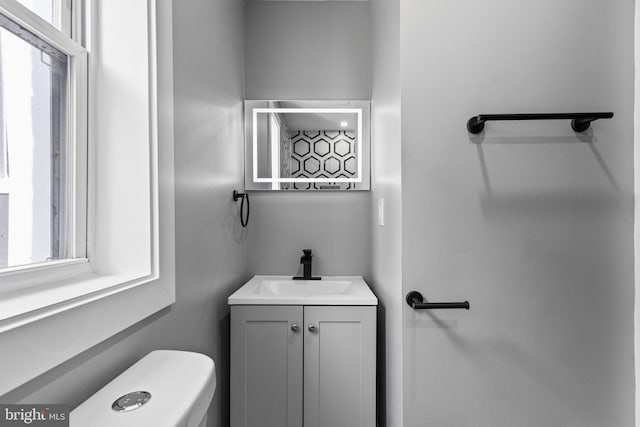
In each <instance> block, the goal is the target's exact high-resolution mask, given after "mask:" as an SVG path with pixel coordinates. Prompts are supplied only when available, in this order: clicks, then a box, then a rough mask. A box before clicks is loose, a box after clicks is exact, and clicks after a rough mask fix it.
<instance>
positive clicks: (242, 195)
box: [233, 190, 251, 227]
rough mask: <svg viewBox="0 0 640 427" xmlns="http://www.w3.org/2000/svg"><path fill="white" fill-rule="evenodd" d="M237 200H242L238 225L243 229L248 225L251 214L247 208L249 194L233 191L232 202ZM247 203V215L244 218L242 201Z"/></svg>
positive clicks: (248, 207)
mask: <svg viewBox="0 0 640 427" xmlns="http://www.w3.org/2000/svg"><path fill="white" fill-rule="evenodd" d="M238 199H242V203H241V204H240V224H242V226H243V227H246V226H247V224H249V214H250V213H251V210H250V206H249V193H239V192H238V190H233V201H234V202H237V201H238ZM245 200H246V201H247V215H246V217H245V214H244V201H245Z"/></svg>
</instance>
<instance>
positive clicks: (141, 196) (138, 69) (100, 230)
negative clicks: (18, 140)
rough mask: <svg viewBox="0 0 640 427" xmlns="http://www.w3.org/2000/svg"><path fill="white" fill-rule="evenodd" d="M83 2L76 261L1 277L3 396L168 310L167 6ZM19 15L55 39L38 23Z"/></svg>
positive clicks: (171, 292)
mask: <svg viewBox="0 0 640 427" xmlns="http://www.w3.org/2000/svg"><path fill="white" fill-rule="evenodd" d="M10 3H12V4H13V6H15V3H16V2H15V0H0V5H3V6H4V5H6V4H10ZM84 3H85V6H86V8H85V10H84V11H83V12H84V16H86V17H87V22H86V24H85V25H84V26H80V25H79V24H78V23H77V20H76V21H75V23H74V28H73V30H72V32H73V33H74V37H75V38H76V40H80V36H81V35H82V39H83V41H84V43H85V46H86V48H87V51H88V55H89V57H90V59H89V60H88V76H89V77H88V81H89V84H88V85H87V87H88V91H85V92H84V95H83V94H81V93H80V90H78V85H77V82H79V81H81V76H80V75H79V74H80V73H81V72H82V67H76V70H75V73H76V74H73V76H72V78H74V79H76V80H75V82H76V84H75V86H74V87H75V88H76V91H75V92H74V97H78V96H80V97H82V96H84V97H86V99H88V106H89V115H88V119H87V123H85V125H84V127H83V126H82V124H80V123H75V124H74V128H73V129H74V130H75V134H76V137H79V135H88V143H87V145H86V147H87V148H86V150H84V151H83V150H82V149H80V145H78V147H79V149H78V150H76V153H75V160H74V161H76V162H78V161H79V159H81V158H82V156H84V157H85V158H86V159H87V161H86V162H84V163H83V162H82V161H79V162H78V163H76V171H77V172H76V174H75V176H74V177H73V182H74V185H75V186H76V187H75V190H76V192H77V193H81V192H82V190H83V187H82V186H83V185H84V186H85V187H84V191H85V194H87V196H86V197H85V200H82V199H81V198H77V199H76V204H75V210H74V215H75V217H74V218H73V219H72V220H73V221H75V224H76V230H78V231H77V233H76V235H75V236H74V242H75V244H76V256H78V254H80V253H81V252H84V253H83V254H82V255H84V256H81V257H78V258H75V259H71V260H60V261H55V262H51V263H43V264H38V265H31V266H27V267H24V268H16V269H12V271H4V272H2V273H0V348H1V349H2V359H1V360H2V363H0V395H2V394H4V393H6V392H8V391H10V390H13V389H15V388H16V387H18V386H20V385H21V384H24V383H25V382H27V381H29V380H31V379H33V378H35V377H36V376H38V375H40V374H42V373H44V372H46V371H47V370H49V369H51V368H53V367H55V366H56V365H58V364H60V363H62V362H64V361H66V360H68V359H70V358H71V357H73V356H75V355H77V354H79V353H81V352H83V351H85V350H87V349H88V348H90V347H91V346H93V345H96V344H98V343H99V342H101V341H103V340H105V339H106V338H109V337H111V336H113V335H114V334H116V333H118V332H120V331H122V330H124V329H125V328H127V327H129V326H131V325H133V324H135V323H136V322H139V321H140V320H142V319H144V318H145V317H148V316H149V315H151V314H153V313H155V312H157V311H159V310H161V309H163V308H165V307H167V306H168V305H170V304H172V303H173V302H175V248H174V246H175V244H174V240H175V236H174V230H175V227H174V222H175V220H174V212H173V211H174V196H173V86H172V80H173V75H172V69H173V68H172V67H173V57H172V49H171V48H172V32H171V26H172V22H171V21H172V20H171V5H170V2H168V3H167V2H158V9H156V1H155V0H146V1H142V2H130V1H129V0H109V1H102V0H86V1H85V2H84ZM19 6H20V7H15V9H16V10H18V11H20V9H21V8H22V9H24V7H22V6H21V5H19ZM12 9H13V8H12ZM0 10H4V9H0ZM123 11H127V13H123ZM22 12H24V10H22ZM78 13H79V12H78V10H77V8H76V9H74V12H73V14H74V16H78V15H77V14H78ZM17 15H19V13H18V14H17ZM11 17H12V18H13V15H12V16H11ZM19 18H21V19H24V20H25V22H28V23H29V25H34V26H36V27H38V28H36V29H38V30H43V31H45V34H49V33H51V32H52V27H51V26H50V24H48V23H46V22H44V21H43V20H42V19H40V18H38V19H32V18H23V17H20V16H19ZM156 20H159V21H160V22H162V25H163V30H162V32H160V33H158V32H157V31H156ZM31 21H34V22H31ZM45 24H46V25H45ZM145 24H146V25H145ZM80 28H82V29H83V31H82V33H81V31H79V29H80ZM38 33H40V31H38ZM47 37H51V38H52V39H51V40H49V39H47V41H50V42H52V44H54V43H53V42H56V44H55V45H56V46H57V45H58V44H57V40H56V39H54V38H53V37H54V36H53V35H52V34H49V35H48V36H47ZM158 45H161V49H158V47H157V46H158ZM63 46H64V45H63ZM75 48H77V46H75ZM67 49H70V47H67ZM62 50H63V51H65V52H68V50H64V49H62ZM73 52H76V51H73ZM77 52H78V53H75V54H76V55H82V53H79V52H80V50H78V51H77ZM85 55H86V53H85ZM84 59H85V65H84V67H85V69H87V67H86V56H85V57H84ZM158 64H160V67H158ZM72 68H73V67H72ZM159 68H160V69H162V75H160V76H159V75H158V72H157V71H158V69H159ZM144 70H146V71H147V72H144ZM84 75H85V76H87V74H86V73H85V74H84ZM114 82H115V83H116V84H115V85H114ZM158 97H160V98H161V99H162V103H161V104H159V103H158V101H157V100H158ZM76 105H78V106H79V105H81V104H80V103H77V104H76ZM145 117H146V118H147V119H145ZM87 164H88V166H87ZM159 168H160V169H161V170H162V174H161V175H160V174H159V173H158V169H159ZM83 174H84V176H86V179H85V180H83V179H82V178H81V177H82V176H83ZM76 197H77V194H76ZM85 202H86V203H85ZM85 206H86V208H85ZM83 209H86V215H85V214H83ZM160 211H161V212H162V216H160ZM83 217H84V218H86V220H85V221H83V219H82V218H83ZM83 230H86V231H85V232H84V233H85V234H84V236H83V234H82V233H83ZM160 238H162V246H161V245H160ZM83 242H86V245H85V246H83ZM5 285H6V286H5Z"/></svg>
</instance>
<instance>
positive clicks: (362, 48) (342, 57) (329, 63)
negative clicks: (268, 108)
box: [245, 1, 371, 99]
mask: <svg viewBox="0 0 640 427" xmlns="http://www.w3.org/2000/svg"><path fill="white" fill-rule="evenodd" d="M245 11H246V80H245V82H246V98H247V99H369V95H370V93H371V83H370V69H369V64H370V62H369V58H370V54H371V52H370V50H371V49H370V44H369V38H370V34H369V12H368V11H369V5H368V3H367V2H361V1H353V2H351V1H345V2H305V1H301V2H291V1H266V2H265V1H248V2H247V3H246V7H245Z"/></svg>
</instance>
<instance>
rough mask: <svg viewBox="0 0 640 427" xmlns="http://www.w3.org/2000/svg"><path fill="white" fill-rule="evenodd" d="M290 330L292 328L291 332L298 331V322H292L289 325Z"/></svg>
mask: <svg viewBox="0 0 640 427" xmlns="http://www.w3.org/2000/svg"><path fill="white" fill-rule="evenodd" d="M291 330H292V331H293V332H298V324H297V323H293V324H292V325H291Z"/></svg>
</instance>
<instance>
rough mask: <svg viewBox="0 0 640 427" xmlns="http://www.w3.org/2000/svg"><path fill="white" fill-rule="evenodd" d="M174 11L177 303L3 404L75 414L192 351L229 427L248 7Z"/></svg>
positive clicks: (219, 4) (202, 4)
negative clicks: (147, 369) (110, 386)
mask: <svg viewBox="0 0 640 427" xmlns="http://www.w3.org/2000/svg"><path fill="white" fill-rule="evenodd" d="M173 12H174V16H173V31H174V89H175V93H174V94H175V179H176V193H175V196H176V208H175V210H176V211H175V213H176V282H177V283H176V294H177V295H176V303H175V304H174V305H173V306H172V307H170V308H169V309H166V310H164V311H162V312H160V313H158V314H156V315H154V316H152V317H151V318H149V319H146V320H145V321H143V322H140V323H139V324H137V325H135V326H134V327H132V328H130V329H128V330H126V331H123V332H122V333H120V334H119V335H117V336H115V337H113V338H111V339H109V340H107V341H105V342H103V343H101V344H99V345H98V346H96V347H94V348H92V349H90V350H88V351H87V352H85V353H83V354H81V355H79V356H77V357H75V358H73V359H71V360H70V361H68V362H66V363H64V364H63V365H61V366H59V367H57V368H55V369H53V370H52V371H50V372H48V373H46V374H45V375H42V376H41V377H38V378H36V379H35V380H33V381H31V382H29V383H28V384H25V385H24V386H22V387H20V388H18V389H17V390H14V391H13V392H11V393H9V394H8V395H5V396H3V397H2V401H5V402H19V401H21V402H34V403H38V402H39V403H42V402H46V403H64V404H68V405H70V406H71V407H75V406H76V405H78V404H79V403H81V402H82V401H83V400H84V399H86V398H87V397H88V396H90V395H91V394H93V393H95V392H96V391H97V390H98V389H99V388H100V387H101V386H103V385H104V384H106V383H107V382H108V381H110V380H111V379H112V378H114V377H115V376H117V375H118V374H119V373H120V372H122V371H123V370H124V369H126V367H128V366H130V365H131V364H132V363H134V362H135V361H136V360H138V359H139V358H140V357H142V356H144V355H145V354H146V353H148V352H149V351H151V350H154V349H183V350H191V351H198V352H202V353H205V354H208V355H210V356H211V357H212V358H213V359H214V361H215V362H216V373H217V376H218V386H217V392H216V395H215V397H214V400H213V404H212V405H211V407H210V410H209V425H210V426H226V425H228V412H229V410H228V408H229V401H228V399H229V397H228V386H229V379H228V372H229V366H228V365H229V360H228V339H229V337H228V334H229V332H228V329H229V318H228V311H229V310H228V307H227V305H226V297H227V296H228V295H229V294H231V293H232V292H233V291H234V290H235V289H236V288H237V287H239V286H240V285H241V284H242V283H243V282H244V281H245V280H246V279H247V278H248V270H247V243H246V240H247V239H246V235H245V233H244V231H243V230H242V228H241V226H240V224H239V222H238V208H237V206H236V204H235V203H234V202H233V201H232V199H231V193H232V191H233V189H240V188H242V185H243V184H242V181H243V179H242V177H243V169H242V168H243V165H242V99H243V94H242V85H243V62H244V57H243V49H244V47H243V33H242V27H243V12H242V4H241V2H238V1H235V0H224V1H216V2H210V1H206V0H189V1H179V2H174V8H173ZM158 31H159V32H160V33H162V31H163V29H162V28H159V29H158ZM160 51H162V47H160ZM160 71H161V72H162V69H161V70H160ZM68 333H73V331H68Z"/></svg>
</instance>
